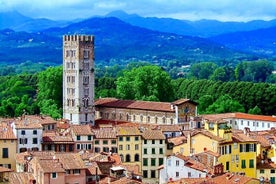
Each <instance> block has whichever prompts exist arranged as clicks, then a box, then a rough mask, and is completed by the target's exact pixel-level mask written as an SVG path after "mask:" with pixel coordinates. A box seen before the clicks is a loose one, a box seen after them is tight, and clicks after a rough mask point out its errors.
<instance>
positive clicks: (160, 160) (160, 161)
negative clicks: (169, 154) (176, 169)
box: [158, 158, 164, 166]
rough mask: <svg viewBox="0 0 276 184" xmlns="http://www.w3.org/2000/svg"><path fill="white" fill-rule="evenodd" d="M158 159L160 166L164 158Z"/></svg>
mask: <svg viewBox="0 0 276 184" xmlns="http://www.w3.org/2000/svg"><path fill="white" fill-rule="evenodd" d="M158 160H159V166H160V165H163V163H164V159H163V158H159V159H158Z"/></svg>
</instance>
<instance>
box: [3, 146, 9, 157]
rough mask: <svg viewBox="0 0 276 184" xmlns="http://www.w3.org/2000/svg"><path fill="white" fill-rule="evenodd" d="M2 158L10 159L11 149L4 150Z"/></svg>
mask: <svg viewBox="0 0 276 184" xmlns="http://www.w3.org/2000/svg"><path fill="white" fill-rule="evenodd" d="M2 158H9V149H8V148H2Z"/></svg>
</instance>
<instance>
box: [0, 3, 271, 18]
mask: <svg viewBox="0 0 276 184" xmlns="http://www.w3.org/2000/svg"><path fill="white" fill-rule="evenodd" d="M0 7H1V8H0V11H4V10H17V11H19V12H20V13H22V14H24V15H26V16H31V17H36V18H38V17H46V18H52V19H74V18H87V17H91V16H94V15H105V14H107V13H109V12H111V11H114V10H123V11H126V12H127V13H136V14H139V15H141V16H149V17H152V16H158V17H172V18H179V19H188V20H198V19H217V20H241V21H248V20H252V19H265V20H268V19H274V18H276V1H275V0H170V1H168V0H0Z"/></svg>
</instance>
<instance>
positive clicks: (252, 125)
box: [203, 112, 276, 131]
mask: <svg viewBox="0 0 276 184" xmlns="http://www.w3.org/2000/svg"><path fill="white" fill-rule="evenodd" d="M203 118H204V120H205V121H206V120H207V121H217V120H219V119H221V120H224V121H226V122H228V123H227V125H228V126H231V127H232V128H233V129H235V130H244V129H245V128H249V129H250V131H261V130H270V129H272V128H276V116H264V115H254V114H246V113H239V112H238V113H223V114H210V115H204V116H203Z"/></svg>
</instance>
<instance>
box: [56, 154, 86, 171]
mask: <svg viewBox="0 0 276 184" xmlns="http://www.w3.org/2000/svg"><path fill="white" fill-rule="evenodd" d="M55 157H56V158H57V159H59V162H61V163H62V165H63V168H64V169H84V168H86V166H85V164H84V161H83V160H82V159H81V156H80V154H79V153H56V154H55Z"/></svg>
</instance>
